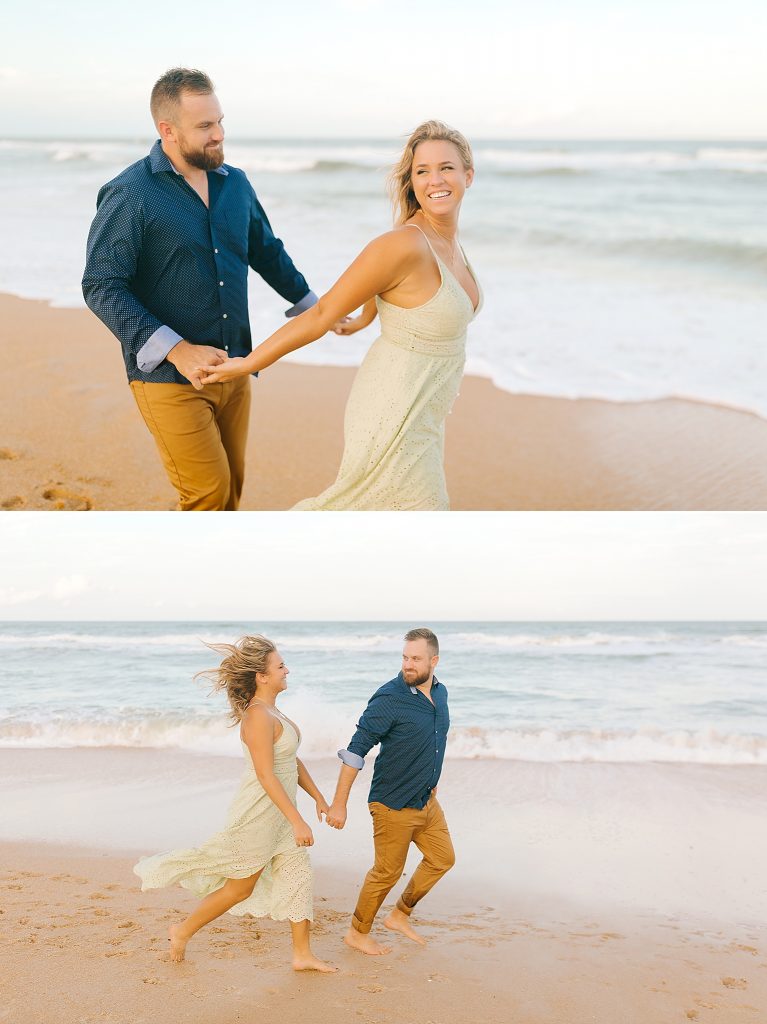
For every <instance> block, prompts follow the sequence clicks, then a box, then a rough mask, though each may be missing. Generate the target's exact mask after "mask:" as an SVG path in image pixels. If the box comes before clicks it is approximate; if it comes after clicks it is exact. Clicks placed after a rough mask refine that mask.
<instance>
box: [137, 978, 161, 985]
mask: <svg viewBox="0 0 767 1024" xmlns="http://www.w3.org/2000/svg"><path fill="white" fill-rule="evenodd" d="M142 981H143V982H144V984H145V985H164V984H165V982H164V981H163V980H162V979H161V978H142Z"/></svg>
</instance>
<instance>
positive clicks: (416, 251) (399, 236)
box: [200, 231, 422, 384]
mask: <svg viewBox="0 0 767 1024" xmlns="http://www.w3.org/2000/svg"><path fill="white" fill-rule="evenodd" d="M416 234H417V232H415V231H389V232H387V234H385V235H381V236H380V237H379V238H374V239H373V241H372V242H371V243H370V244H369V245H367V246H366V247H365V248H364V249H363V250H362V252H361V253H360V254H359V256H358V257H357V259H356V260H355V261H354V263H352V265H351V266H350V267H349V269H348V270H346V271H345V272H344V273H343V274H342V275H341V277H339V279H338V280H337V281H336V283H335V284H334V285H333V287H332V288H331V289H330V291H329V292H327V293H326V294H325V295H323V296H322V298H321V299H320V300H319V302H317V304H316V305H314V306H312V307H311V309H307V310H306V312H305V313H302V314H301V315H300V316H297V317H295V318H294V319H293V320H291V321H290V323H287V324H285V325H284V327H281V328H280V329H279V331H275V333H274V334H272V335H271V337H269V338H267V339H266V341H264V342H262V343H261V344H260V345H259V346H258V347H257V348H255V349H254V350H253V351H252V352H251V353H250V355H249V356H246V357H245V358H239V359H229V360H227V362H225V363H222V364H219V365H218V366H215V365H213V364H212V363H209V364H207V365H201V366H200V371H201V378H200V379H201V380H202V382H203V384H216V383H220V382H221V381H227V380H233V379H234V378H235V377H240V376H243V375H244V374H247V373H255V372H256V371H258V370H263V369H265V368H266V367H267V366H271V365H272V363H275V362H276V361H277V360H278V359H280V358H281V357H282V356H284V355H287V354H288V352H295V351H296V349H299V348H303V346H304V345H309V344H311V342H313V341H317V339H318V338H321V337H322V335H323V334H327V332H328V331H330V330H332V328H333V326H334V325H335V324H336V323H338V321H339V320H341V319H342V318H343V317H345V316H348V315H349V313H351V312H353V311H354V310H355V309H359V308H360V306H364V307H365V309H366V310H367V315H369V314H370V312H371V311H372V307H371V306H370V300H371V299H374V298H375V296H376V295H380V294H381V292H386V291H389V290H391V289H392V288H396V287H397V285H398V284H401V283H402V281H403V280H404V279H405V278H406V277H407V276H408V274H410V273H411V271H412V270H413V269H414V268H415V267H416V266H417V265H418V263H419V261H420V259H421V258H422V255H421V248H420V239H419V238H415V237H414V236H415V235H416ZM363 315H365V314H364V313H363ZM371 320H372V317H371Z"/></svg>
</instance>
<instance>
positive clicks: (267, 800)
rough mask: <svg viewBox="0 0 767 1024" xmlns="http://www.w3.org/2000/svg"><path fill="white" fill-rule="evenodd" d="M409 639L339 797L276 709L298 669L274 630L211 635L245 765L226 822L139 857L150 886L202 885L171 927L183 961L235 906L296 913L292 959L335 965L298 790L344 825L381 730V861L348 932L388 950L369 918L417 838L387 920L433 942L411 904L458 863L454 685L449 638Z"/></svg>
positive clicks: (218, 678)
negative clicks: (316, 776)
mask: <svg viewBox="0 0 767 1024" xmlns="http://www.w3.org/2000/svg"><path fill="white" fill-rule="evenodd" d="M404 640H405V645H404V648H403V652H402V670H401V671H400V673H399V675H398V676H397V677H396V678H394V679H392V680H390V681H389V682H388V683H385V684H384V685H383V686H381V687H380V688H379V689H378V690H376V692H375V693H374V694H373V696H372V697H371V698H370V701H369V702H368V705H367V707H366V709H365V711H364V712H363V714H362V717H361V718H360V720H359V722H358V723H357V730H356V732H355V733H354V735H353V737H352V739H351V742H350V743H349V745H348V747H347V748H346V749H344V750H339V752H338V756H339V757H340V759H341V761H342V762H343V763H342V765H341V769H340V773H339V777H338V784H337V786H336V792H335V796H334V798H333V802H332V804H330V805H328V803H327V801H326V800H325V798H324V797H323V795H322V793H321V792H320V790H319V789H318V787H317V785H316V783H315V782H314V780H313V779H312V777H311V775H310V774H309V772H308V770H307V768H306V766H305V765H304V764H303V762H302V761H301V760H300V759H299V758H298V757H297V756H296V752H297V750H298V747H299V744H300V742H301V733H300V730H299V728H298V726H297V725H296V724H295V723H294V722H292V721H291V720H290V719H288V718H287V717H286V716H285V715H284V714H282V712H281V711H279V709H278V708H277V698H278V696H279V694H280V693H282V692H283V691H284V690H285V689H286V688H287V676H288V668H287V666H286V665H285V662H284V661H283V659H282V656H281V655H280V653H279V651H278V650H277V648H276V646H275V645H274V644H273V643H272V642H271V641H270V640H267V639H266V637H263V636H245V637H242V638H241V639H240V640H238V641H237V643H236V644H233V645H230V644H220V645H210V646H211V647H212V648H213V649H214V650H216V651H217V652H219V653H221V654H223V655H224V659H223V661H222V662H221V664H220V666H219V667H218V668H217V669H212V670H210V671H209V672H206V673H203V675H206V676H208V677H209V678H211V679H212V681H213V685H214V689H216V690H224V691H225V692H226V694H227V697H228V699H229V704H230V707H231V717H232V719H233V722H234V724H237V725H239V729H240V740H241V743H242V747H243V753H244V755H245V763H246V769H245V773H244V775H243V777H242V781H241V783H240V788H239V790H238V792H237V794H236V796H235V798H234V801H233V803H232V805H231V808H230V811H229V817H228V820H227V824H226V827H225V828H224V830H223V831H221V832H218V833H217V834H216V835H214V836H213V837H212V838H211V839H209V840H208V841H207V842H205V843H203V844H202V846H199V847H196V848H193V849H188V850H174V851H171V852H170V853H160V854H156V855H155V856H153V857H146V858H144V859H142V860H140V861H139V863H138V864H137V865H136V867H135V868H134V870H135V872H136V874H137V875H138V876H139V877H140V878H141V882H142V885H141V888H142V890H145V889H154V888H161V887H164V886H168V885H176V884H178V885H182V886H184V887H185V888H187V889H191V890H192V892H194V893H195V894H196V895H197V896H202V897H204V898H203V899H202V902H201V903H199V904H198V906H197V907H196V909H195V910H194V911H192V913H191V914H190V915H189V916H188V917H187V918H186V919H185V920H184V921H183V922H181V924H178V925H173V926H172V927H171V928H170V944H171V959H172V960H175V961H181V960H183V959H184V951H185V949H186V945H187V942H188V941H189V939H190V938H191V937H192V936H193V935H194V934H195V933H196V932H198V931H199V930H200V928H202V927H203V926H204V925H206V924H209V923H210V922H211V921H213V920H215V919H216V918H217V917H220V916H221V914H224V913H225V912H227V911H228V912H229V913H231V914H236V915H243V914H252V915H253V916H255V917H263V916H267V915H268V916H270V917H272V918H273V919H275V920H279V921H284V920H287V921H289V922H290V929H291V933H292V940H293V968H294V970H297V971H306V970H309V971H312V970H313V971H322V972H325V973H329V972H333V971H335V970H336V968H335V967H333V966H331V965H330V964H328V963H326V962H325V961H323V960H320V959H319V958H318V957H316V956H314V954H313V953H312V951H311V947H310V943H309V928H310V922H311V921H312V917H313V915H312V871H311V865H310V862H309V854H308V847H310V846H312V845H313V843H314V837H313V835H312V830H311V828H310V826H309V824H308V823H307V822H306V821H305V820H304V819H303V818H302V817H301V815H300V813H299V811H298V809H297V807H296V792H297V788H298V787H299V786H300V787H301V789H303V790H304V791H305V792H306V793H308V795H309V796H310V797H311V798H312V799H313V800H314V801H315V805H316V811H317V819H318V820H319V821H322V819H323V816H324V817H325V819H326V821H327V824H328V825H330V826H331V827H332V828H336V829H342V828H343V827H344V825H345V823H346V805H347V801H348V797H349V793H350V791H351V787H352V785H353V783H354V780H355V779H356V777H357V775H358V774H359V772H360V770H361V769H362V767H363V765H364V758H365V755H366V754H367V753H368V751H370V750H371V749H372V748H373V747H374V746H376V745H377V744H379V743H380V745H381V749H380V752H379V754H378V756H377V758H376V762H375V768H374V771H373V780H372V783H371V787H370V794H369V797H368V800H369V803H368V806H369V809H370V814H371V817H372V819H373V840H374V846H375V862H374V864H373V867H372V868H371V869H370V871H368V873H367V875H366V876H365V879H364V881H363V883H362V887H361V889H360V892H359V896H358V898H357V905H356V907H355V910H354V914H353V916H352V920H351V925H350V927H349V930H348V931H347V933H346V935H345V936H344V942H345V943H346V944H347V945H348V946H350V947H351V948H352V949H355V950H358V951H359V952H361V953H366V954H368V955H370V956H380V955H385V954H386V953H389V952H390V947H387V946H384V945H381V944H380V943H378V942H377V941H376V940H375V939H373V938H372V936H371V935H370V930H371V927H372V925H373V921H374V919H375V917H376V914H377V913H378V911H379V909H380V907H381V904H382V903H383V901H384V899H385V898H386V896H387V895H388V893H389V892H390V890H391V889H392V887H393V886H394V885H395V884H396V882H397V881H398V880H399V879H400V877H401V876H402V872H403V870H404V868H405V861H406V858H407V854H408V850H409V848H410V844H411V843H415V845H416V846H417V847H418V849H419V850H420V851H421V853H422V854H423V859H422V860H421V862H420V864H419V865H418V867H417V868H416V870H415V871H414V872H413V875H412V878H411V879H410V881H409V883H408V885H407V887H406V888H405V890H404V891H403V893H402V895H401V896H400V897H399V899H398V900H397V905H396V908H395V909H394V910H392V911H391V913H390V914H389V915H388V916H387V917H386V919H385V920H384V922H383V923H384V925H385V926H386V927H387V928H388V929H390V930H391V931H395V932H400V933H401V934H403V935H405V936H407V937H408V938H409V939H412V940H413V941H414V942H418V943H420V944H424V939H423V938H422V937H421V936H420V935H419V934H418V933H417V932H416V931H415V930H414V929H413V928H412V926H411V925H410V914H411V912H412V910H413V908H414V907H415V906H416V904H417V903H418V902H419V901H420V900H421V899H423V897H424V896H425V895H426V894H427V893H428V892H429V890H430V889H431V888H432V886H433V885H434V884H435V883H436V882H437V881H439V879H440V878H441V877H442V876H443V875H444V874H445V872H447V871H448V870H449V869H450V868H451V867H452V866H453V864H454V862H455V855H454V852H453V844H452V841H451V839H450V833H449V831H448V827H447V822H446V821H445V816H444V814H443V812H442V808H441V807H440V805H439V804H438V803H437V798H436V791H437V784H438V782H439V778H440V773H441V771H442V763H443V760H444V756H445V746H446V742H447V732H448V728H449V725H450V717H449V713H448V705H447V690H446V689H445V686H444V684H443V683H441V682H439V681H438V680H437V678H436V677H435V675H434V669H435V668H436V666H437V662H438V661H439V643H438V640H437V637H436V636H435V635H434V633H433V632H432V631H431V630H430V629H427V628H418V629H412V630H410V631H409V632H408V633H406V635H405V638H404Z"/></svg>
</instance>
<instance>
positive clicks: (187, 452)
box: [83, 68, 317, 510]
mask: <svg viewBox="0 0 767 1024" xmlns="http://www.w3.org/2000/svg"><path fill="white" fill-rule="evenodd" d="M150 105H151V111H152V117H153V119H154V122H155V125H156V126H157V131H158V133H159V136H160V137H159V139H158V140H157V142H155V144H154V146H153V147H152V149H151V151H150V153H149V155H148V156H147V157H145V158H144V159H143V160H139V161H138V162H137V163H135V164H133V165H131V166H130V167H128V168H127V169H126V170H124V171H123V172H122V174H119V175H118V176H117V177H116V178H114V179H113V180H112V181H110V182H108V183H107V184H106V185H104V187H103V188H102V189H101V191H100V192H99V196H98V202H97V212H96V217H95V220H94V221H93V224H92V226H91V230H90V234H89V236H88V254H87V261H86V266H85V275H84V277H83V295H84V296H85V301H86V302H87V303H88V305H89V306H90V308H91V309H92V310H93V312H94V313H95V314H96V315H97V316H98V317H99V318H100V319H101V320H103V322H104V323H105V324H106V325H107V327H108V328H109V329H110V330H111V331H112V333H113V334H115V335H116V336H117V338H118V340H119V341H120V344H121V345H122V349H123V358H124V360H125V368H126V370H127V372H128V380H129V381H130V387H131V390H132V392H133V396H134V398H135V400H136V404H137V405H138V407H139V410H140V412H141V415H142V416H143V418H144V421H145V423H146V425H147V427H148V428H149V430H150V431H151V433H152V435H153V436H154V439H155V442H156V443H157V447H158V449H159V452H160V457H161V458H162V461H163V464H164V466H165V470H166V472H167V474H168V477H169V478H170V481H171V483H172V484H173V486H174V487H175V488H176V490H177V491H178V495H179V503H180V507H181V508H182V509H184V510H206V509H207V510H210V509H228V510H235V509H237V507H238V505H239V500H240V494H241V492H242V484H243V477H244V470H245V442H246V437H247V429H248V414H249V411H250V380H249V379H248V378H247V377H244V378H241V379H239V380H236V381H229V382H227V383H225V384H215V385H213V386H212V387H211V386H210V385H209V386H207V387H205V388H204V389H203V386H202V384H201V382H200V374H199V372H198V370H197V367H198V366H200V365H203V364H205V363H210V362H212V361H213V362H223V361H224V360H225V359H226V358H227V355H231V356H235V355H239V356H243V355H247V354H248V352H250V351H251V337H250V324H249V321H248V290H247V281H248V266H251V267H253V269H254V270H256V271H257V272H258V273H259V274H260V275H261V276H262V277H263V278H264V280H265V281H266V282H267V283H268V284H269V285H271V287H272V288H273V289H274V290H275V291H276V292H278V293H279V294H280V295H281V296H282V297H283V298H284V299H286V300H287V301H288V302H291V303H293V306H292V308H291V309H289V310H288V311H287V313H286V316H296V315H297V314H298V313H301V312H303V311H304V310H305V309H308V308H309V307H310V306H312V305H314V304H315V303H316V301H317V297H316V296H315V295H314V293H313V292H312V291H310V289H309V286H308V285H307V283H306V280H305V279H304V277H303V276H302V275H301V274H300V273H299V272H298V270H297V269H296V268H295V266H294V264H293V261H292V260H291V259H290V257H289V256H288V254H287V253H286V252H285V249H284V246H283V244H282V242H281V241H280V239H279V238H275V236H274V234H273V233H272V229H271V226H270V224H269V221H268V220H267V217H266V214H265V213H264V211H263V209H262V207H261V205H260V203H259V202H258V199H257V198H256V194H255V192H254V191H253V188H252V186H251V185H250V183H249V182H248V179H247V178H246V177H245V174H244V173H243V172H242V171H240V170H238V169H237V168H234V167H230V166H228V165H226V164H224V149H223V141H224V129H223V125H222V122H223V114H222V111H221V106H220V104H219V102H218V99H217V98H216V94H215V92H214V91H213V83H212V82H211V80H210V79H209V78H208V76H207V75H205V74H203V72H201V71H192V70H188V69H187V68H174V69H172V70H171V71H168V72H166V73H165V74H164V75H163V76H162V78H160V79H159V80H158V81H157V82H156V83H155V86H154V88H153V89H152V97H151V104H150Z"/></svg>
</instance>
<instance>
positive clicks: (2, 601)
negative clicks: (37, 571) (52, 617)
mask: <svg viewBox="0 0 767 1024" xmlns="http://www.w3.org/2000/svg"><path fill="white" fill-rule="evenodd" d="M88 587H89V584H88V580H87V579H86V578H85V576H81V575H79V574H73V575H71V576H60V577H59V578H58V579H57V580H54V581H53V582H52V583H51V584H50V585H49V586H47V587H44V588H42V589H38V590H31V589H23V588H20V587H0V607H13V606H14V605H19V604H32V603H33V602H38V601H53V602H57V603H61V604H69V601H70V599H71V598H73V597H77V595H78V594H82V593H84V591H86V590H87V589H88Z"/></svg>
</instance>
